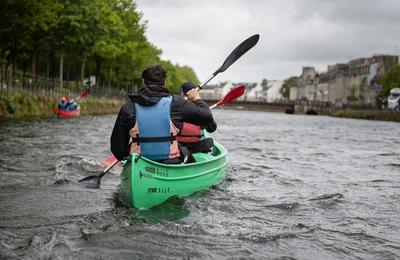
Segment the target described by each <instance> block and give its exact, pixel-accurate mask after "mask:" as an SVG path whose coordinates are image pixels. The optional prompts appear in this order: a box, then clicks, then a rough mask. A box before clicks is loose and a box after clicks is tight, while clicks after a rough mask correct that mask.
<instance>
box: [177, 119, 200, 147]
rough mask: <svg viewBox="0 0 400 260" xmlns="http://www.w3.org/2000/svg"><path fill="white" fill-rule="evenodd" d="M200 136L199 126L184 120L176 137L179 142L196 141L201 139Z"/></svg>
mask: <svg viewBox="0 0 400 260" xmlns="http://www.w3.org/2000/svg"><path fill="white" fill-rule="evenodd" d="M202 137H203V134H202V131H201V128H200V126H197V125H194V124H190V123H186V122H184V123H183V127H182V129H181V131H180V132H179V135H178V136H177V137H176V139H177V140H178V141H179V142H181V143H197V142H200V141H201V138H202Z"/></svg>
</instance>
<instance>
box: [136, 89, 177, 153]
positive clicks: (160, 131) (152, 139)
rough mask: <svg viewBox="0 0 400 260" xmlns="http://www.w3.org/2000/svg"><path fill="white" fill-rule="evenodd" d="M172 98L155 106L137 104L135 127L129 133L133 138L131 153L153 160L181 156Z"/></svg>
mask: <svg viewBox="0 0 400 260" xmlns="http://www.w3.org/2000/svg"><path fill="white" fill-rule="evenodd" d="M171 102H172V97H171V96H168V97H163V98H161V99H160V101H158V103H157V104H155V105H153V106H141V105H139V104H137V103H135V115H136V123H135V126H134V127H133V128H132V129H131V130H130V131H129V134H130V136H131V137H132V144H131V152H134V153H138V154H141V155H142V156H144V157H146V158H148V159H151V160H166V159H172V158H176V157H179V156H180V153H179V149H178V143H177V141H176V135H177V134H178V129H177V128H176V127H175V126H174V124H173V123H172V121H171Z"/></svg>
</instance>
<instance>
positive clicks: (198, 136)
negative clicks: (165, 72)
mask: <svg viewBox="0 0 400 260" xmlns="http://www.w3.org/2000/svg"><path fill="white" fill-rule="evenodd" d="M192 89H196V85H195V84H194V83H193V82H185V83H183V84H182V86H181V96H184V97H186V93H188V92H189V91H190V90H192ZM203 129H206V130H207V132H209V133H212V132H214V131H215V130H216V129H217V123H216V122H215V121H214V120H213V121H212V122H211V123H210V124H208V125H207V126H198V125H194V124H191V123H187V122H184V123H183V127H182V129H181V131H180V132H179V134H178V136H177V140H178V142H179V143H180V144H181V145H182V146H184V147H187V148H188V149H189V151H190V152H191V153H199V152H200V153H208V152H211V151H212V148H213V145H214V143H213V139H212V138H211V137H208V138H204V134H203Z"/></svg>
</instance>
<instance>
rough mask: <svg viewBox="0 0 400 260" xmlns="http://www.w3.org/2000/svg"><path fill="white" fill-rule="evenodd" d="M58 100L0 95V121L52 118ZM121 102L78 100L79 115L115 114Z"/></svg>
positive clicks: (90, 99) (94, 99) (103, 99)
mask: <svg viewBox="0 0 400 260" xmlns="http://www.w3.org/2000/svg"><path fill="white" fill-rule="evenodd" d="M59 102H60V99H59V98H52V97H47V96H42V95H29V96H27V95H26V94H25V93H22V92H13V93H7V94H2V96H1V97H0V120H1V121H4V120H18V119H30V118H39V117H51V116H54V114H53V110H54V109H55V108H57V105H58V103H59ZM123 102H124V101H123V100H116V99H106V98H94V97H87V98H84V99H82V100H80V102H79V103H80V104H81V115H100V114H111V113H117V112H118V111H119V109H120V107H121V105H122V104H123Z"/></svg>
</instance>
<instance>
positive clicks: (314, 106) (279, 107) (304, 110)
mask: <svg viewBox="0 0 400 260" xmlns="http://www.w3.org/2000/svg"><path fill="white" fill-rule="evenodd" d="M205 102H206V103H207V104H209V105H212V104H215V103H216V102H218V100H205ZM226 107H229V108H236V109H250V110H274V111H282V112H284V113H287V114H308V115H318V114H327V113H329V112H330V111H331V110H332V104H331V103H330V102H326V101H304V100H296V101H294V102H290V103H289V102H288V103H284V102H278V103H275V102H260V101H234V102H232V103H231V104H229V105H226Z"/></svg>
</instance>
